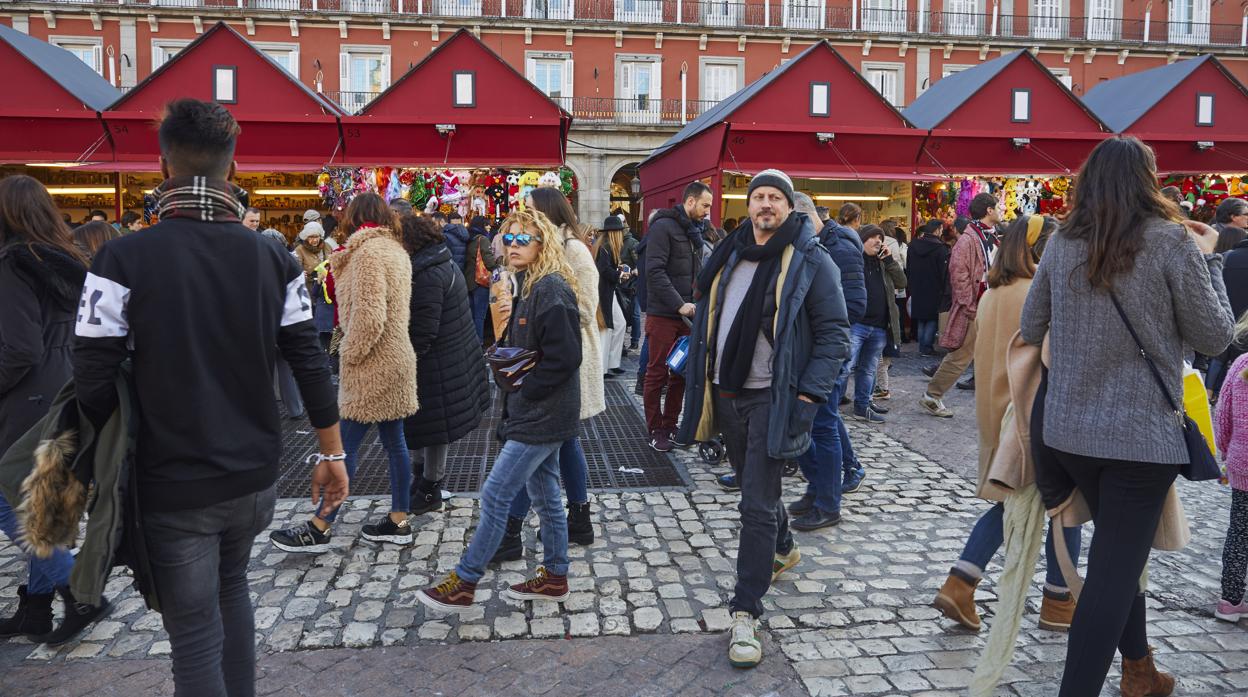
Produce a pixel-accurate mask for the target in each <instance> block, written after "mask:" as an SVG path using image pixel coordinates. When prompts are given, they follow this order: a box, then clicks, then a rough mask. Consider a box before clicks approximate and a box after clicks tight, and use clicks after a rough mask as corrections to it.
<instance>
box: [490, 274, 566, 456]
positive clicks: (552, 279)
mask: <svg viewBox="0 0 1248 697" xmlns="http://www.w3.org/2000/svg"><path fill="white" fill-rule="evenodd" d="M524 281H525V278H524V274H518V275H517V276H516V286H517V287H518V288H520V292H519V293H517V294H516V296H515V307H514V308H513V309H512V312H511V319H510V320H509V321H508V324H507V345H508V346H520V347H523V348H527V349H536V350H538V351H541V353H542V357H541V359H540V360H538V362H537V366H536V367H535V368H533V370H532V371H530V372H529V374H528V375H526V376H525V378H524V384H523V386H521V388H520V389H519V390H518V391H516V392H504V393H503V419H502V424H501V425H500V426H499V428H498V436H499V438H500V439H501V440H514V441H518V442H520V443H528V444H530V445H540V444H543V443H562V442H564V441H566V440H568V439H569V438H572V437H573V436H576V435H577V434H578V433H579V432H580V414H581V380H580V377H579V370H580V367H581V319H580V311H579V309H578V306H577V301H576V294H574V293H573V292H572V288H571V287H569V286H568V284H567V282H565V281H564V280H563V277H561V276H559V275H557V274H551V275H549V276H546V277H544V278H541V279H539V280H538V281H537V282H536V283H534V284H533V288H532V289H531V290H530V291H529V293H528V294H527V295H525V294H524Z"/></svg>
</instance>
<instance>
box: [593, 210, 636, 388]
mask: <svg viewBox="0 0 1248 697" xmlns="http://www.w3.org/2000/svg"><path fill="white" fill-rule="evenodd" d="M623 253H624V223H623V222H622V221H620V219H619V218H617V217H615V216H614V215H609V216H607V219H606V221H604V223H603V228H602V231H601V232H599V233H598V238H597V239H596V240H594V261H595V263H596V264H597V265H598V311H599V312H600V313H601V314H600V317H601V318H602V319H601V320H599V321H598V327H599V335H600V339H601V341H600V343H601V345H602V371H603V377H604V378H613V377H615V376H616V375H623V374H624V369H623V368H621V367H620V360H621V359H622V358H623V357H624V333H625V332H626V331H627V330H628V326H627V324H625V321H624V307H623V302H622V301H621V300H620V293H621V292H622V291H621V288H620V284H621V283H622V282H623V280H624V279H623V273H622V272H621V271H620V264H621V263H622V262H621V261H620V259H621V256H622V255H623Z"/></svg>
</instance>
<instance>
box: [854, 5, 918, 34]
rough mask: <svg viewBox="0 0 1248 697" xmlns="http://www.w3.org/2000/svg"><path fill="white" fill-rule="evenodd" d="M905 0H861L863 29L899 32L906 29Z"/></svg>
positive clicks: (890, 32) (887, 32)
mask: <svg viewBox="0 0 1248 697" xmlns="http://www.w3.org/2000/svg"><path fill="white" fill-rule="evenodd" d="M906 19H907V16H906V2H905V0H862V24H861V25H860V26H861V27H862V30H863V31H878V32H883V33H886V34H900V33H902V32H905V31H906Z"/></svg>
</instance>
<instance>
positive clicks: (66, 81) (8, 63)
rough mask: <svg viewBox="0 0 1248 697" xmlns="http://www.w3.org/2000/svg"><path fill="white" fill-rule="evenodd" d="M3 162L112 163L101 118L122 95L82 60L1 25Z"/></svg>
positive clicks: (0, 145) (0, 141)
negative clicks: (97, 161) (100, 160)
mask: <svg viewBox="0 0 1248 697" xmlns="http://www.w3.org/2000/svg"><path fill="white" fill-rule="evenodd" d="M0 65H3V66H4V77H5V89H3V90H0V162H21V163H27V162H78V161H89V160H91V159H92V158H93V157H96V158H105V159H107V158H110V157H112V153H111V152H110V150H109V148H108V144H107V140H106V139H105V137H104V128H103V126H102V125H101V123H100V119H99V116H98V112H99V111H101V110H103V109H104V108H105V107H107V106H108V105H109V104H111V103H112V102H113V101H114V100H116V99H117V97H119V96H120V95H121V92H119V91H118V90H117V88H115V87H113V86H112V85H110V84H108V81H107V80H105V79H104V78H102V77H100V75H99V73H96V72H95V71H94V70H92V69H91V68H89V67H87V64H86V63H83V62H82V61H81V60H79V59H78V57H77V56H75V55H74V54H72V53H70V52H69V51H66V50H65V49H63V48H60V47H57V46H53V45H51V44H49V43H46V42H43V41H40V40H39V39H36V38H34V37H31V36H28V35H26V34H24V33H22V32H20V31H18V30H16V29H14V28H12V27H9V26H5V25H2V24H0Z"/></svg>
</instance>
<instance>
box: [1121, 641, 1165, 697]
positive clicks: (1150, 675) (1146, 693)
mask: <svg viewBox="0 0 1248 697" xmlns="http://www.w3.org/2000/svg"><path fill="white" fill-rule="evenodd" d="M1121 690H1122V697H1169V695H1170V693H1171V692H1174V676H1173V675H1171V674H1169V673H1162V672H1161V671H1159V670H1157V666H1156V665H1155V664H1154V663H1153V649H1152V647H1149V649H1148V655H1147V656H1145V657H1144V658H1140V659H1137V660H1134V661H1133V660H1130V659H1128V658H1125V657H1124V658H1123V659H1122V686H1121Z"/></svg>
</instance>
